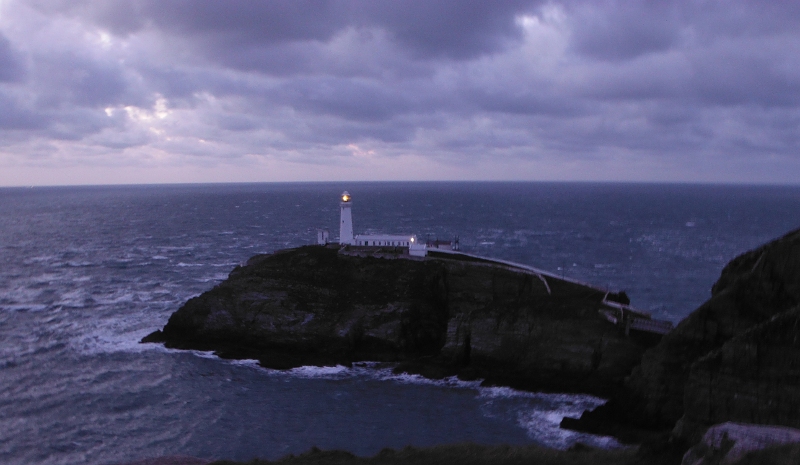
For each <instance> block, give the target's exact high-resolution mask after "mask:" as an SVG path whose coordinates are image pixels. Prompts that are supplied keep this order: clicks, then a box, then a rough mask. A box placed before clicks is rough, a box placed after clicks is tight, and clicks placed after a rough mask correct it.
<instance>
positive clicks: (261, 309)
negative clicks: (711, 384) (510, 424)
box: [145, 246, 646, 395]
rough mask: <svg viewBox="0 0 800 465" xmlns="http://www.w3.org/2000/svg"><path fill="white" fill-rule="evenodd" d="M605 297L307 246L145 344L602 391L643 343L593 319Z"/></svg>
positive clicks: (460, 266)
mask: <svg viewBox="0 0 800 465" xmlns="http://www.w3.org/2000/svg"><path fill="white" fill-rule="evenodd" d="M604 295H605V293H604V292H602V291H599V290H597V289H593V288H591V287H587V286H582V285H580V284H576V283H572V282H568V281H564V280H560V279H556V278H553V277H544V276H538V275H536V274H532V273H529V272H523V271H521V270H516V269H511V268H509V267H507V266H498V265H497V264H491V263H485V262H484V263H482V262H479V261H459V260H452V259H446V258H425V259H415V258H410V257H408V256H401V255H395V254H392V253H375V251H372V252H370V253H368V254H367V253H362V254H361V256H359V253H358V251H357V250H355V251H353V250H351V252H349V253H341V252H340V251H338V250H337V249H336V248H331V247H321V246H308V247H301V248H298V249H292V250H288V251H283V252H279V253H275V254H271V255H261V256H257V257H254V258H252V259H251V260H250V261H249V262H248V263H247V265H246V266H243V267H237V268H236V269H234V270H233V271H232V272H231V274H230V276H229V278H228V279H227V280H226V281H224V282H223V283H221V284H220V285H218V286H217V287H215V288H214V289H212V290H210V291H208V292H206V293H204V294H202V295H201V296H199V297H195V298H193V299H191V300H189V301H188V302H187V303H186V304H185V305H184V306H183V307H181V308H180V309H179V310H178V311H177V312H175V313H174V314H173V315H172V317H170V319H169V322H168V323H167V325H166V326H165V327H164V330H163V331H160V332H156V333H154V334H152V335H150V336H148V337H147V338H145V341H149V342H154V341H163V342H165V343H166V345H167V346H169V347H177V348H185V349H189V348H191V349H202V350H215V351H217V353H219V354H220V355H221V356H223V357H232V358H255V359H258V360H259V361H260V362H261V364H262V365H264V366H266V367H273V368H290V367H295V366H300V365H306V364H337V363H343V364H346V363H350V362H353V361H358V360H377V361H392V362H401V363H402V364H403V365H401V366H402V367H404V368H405V369H408V370H417V371H419V372H422V373H424V374H428V375H449V374H460V375H461V376H466V377H480V378H486V379H487V381H488V382H490V383H498V384H506V385H513V386H516V387H522V388H528V389H544V390H558V391H569V392H589V393H595V394H600V395H604V394H605V395H607V394H610V393H611V392H613V391H614V390H615V389H617V388H618V387H619V386H620V384H621V382H622V380H623V379H624V377H625V376H626V375H627V374H628V373H629V372H630V370H631V368H632V367H633V366H635V365H636V364H637V363H638V362H639V360H640V357H641V354H642V353H643V352H644V350H645V348H646V347H645V346H646V343H645V342H642V340H638V339H636V338H631V337H627V336H625V335H624V334H622V333H621V332H620V331H619V329H618V328H617V327H616V326H614V325H613V324H611V323H609V322H608V321H607V320H605V319H604V318H603V317H601V316H600V314H599V313H598V310H599V309H600V308H601V307H602V304H601V301H602V299H603V297H604ZM617 298H618V300H622V301H623V303H627V301H626V300H627V298H626V297H624V296H617Z"/></svg>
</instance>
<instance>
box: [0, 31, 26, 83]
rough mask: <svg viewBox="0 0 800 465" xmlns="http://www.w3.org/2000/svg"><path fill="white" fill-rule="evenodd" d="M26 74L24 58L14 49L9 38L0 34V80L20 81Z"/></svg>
mask: <svg viewBox="0 0 800 465" xmlns="http://www.w3.org/2000/svg"><path fill="white" fill-rule="evenodd" d="M24 75H25V67H24V65H23V63H22V58H21V57H20V55H19V53H18V52H16V51H15V50H14V49H13V47H12V46H11V42H10V41H9V40H8V38H6V36H4V35H3V34H0V82H19V81H22V80H23V77H24Z"/></svg>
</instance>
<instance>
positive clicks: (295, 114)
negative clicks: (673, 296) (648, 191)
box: [0, 0, 800, 186]
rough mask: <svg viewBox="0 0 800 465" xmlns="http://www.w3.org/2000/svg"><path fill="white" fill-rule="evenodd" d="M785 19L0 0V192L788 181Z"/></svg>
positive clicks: (516, 1)
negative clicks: (229, 185) (101, 187)
mask: <svg viewBox="0 0 800 465" xmlns="http://www.w3.org/2000/svg"><path fill="white" fill-rule="evenodd" d="M799 148H800V4H798V3H796V2H790V1H786V2H783V1H780V2H765V1H753V2H746V1H735V0H730V1H727V0H726V1H723V0H718V1H713V0H707V1H677V0H676V1H658V0H650V1H642V2H635V1H598V0H591V1H580V0H575V1H525V0H492V1H483V0H481V1H474V0H402V1H399V0H398V1H381V0H331V1H327V0H313V1H306V0H286V1H243V0H224V1H223V0H219V1H208V0H102V1H100V0H98V1H91V0H25V1H18V0H0V186H18V185H75V184H120V183H123V184H139V183H182V182H263V181H266V182H273V181H378V180H530V181H626V182H627V181H633V182H702V183H770V184H800V151H799V150H798V149H799Z"/></svg>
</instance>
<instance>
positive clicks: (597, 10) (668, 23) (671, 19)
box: [567, 1, 681, 60]
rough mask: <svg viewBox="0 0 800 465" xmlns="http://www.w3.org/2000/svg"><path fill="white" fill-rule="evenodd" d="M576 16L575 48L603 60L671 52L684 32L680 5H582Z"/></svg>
mask: <svg viewBox="0 0 800 465" xmlns="http://www.w3.org/2000/svg"><path fill="white" fill-rule="evenodd" d="M567 5H568V6H569V3H568V4H567ZM573 12H574V22H573V28H572V34H573V36H572V47H573V48H574V50H575V51H576V52H577V53H579V54H581V55H584V56H587V57H591V58H595V59H600V60H622V59H631V58H635V57H638V56H640V55H643V54H646V53H653V52H661V51H664V50H667V49H669V48H671V47H672V46H674V45H675V44H676V42H677V41H678V39H679V35H680V32H681V30H680V13H679V5H678V2H673V1H653V2H621V1H611V2H590V3H580V4H577V5H576V6H575V7H574V10H573Z"/></svg>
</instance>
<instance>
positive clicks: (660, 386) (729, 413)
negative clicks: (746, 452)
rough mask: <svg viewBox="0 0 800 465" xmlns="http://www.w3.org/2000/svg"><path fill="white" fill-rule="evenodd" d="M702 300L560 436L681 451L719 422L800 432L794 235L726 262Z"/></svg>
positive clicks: (798, 251)
mask: <svg viewBox="0 0 800 465" xmlns="http://www.w3.org/2000/svg"><path fill="white" fill-rule="evenodd" d="M711 294H712V295H711V298H710V299H709V300H708V301H706V302H705V303H704V304H703V305H701V306H700V307H699V308H698V309H697V310H695V311H694V312H692V313H691V314H690V315H689V316H688V317H687V318H686V319H684V320H683V321H682V322H681V323H680V324H678V326H677V327H676V328H675V329H674V330H673V331H672V332H670V333H669V334H667V335H666V336H665V337H664V338H663V339H662V340H661V342H660V343H659V344H658V345H656V346H655V347H653V348H651V349H649V350H648V351H647V352H645V354H644V356H643V357H642V362H641V364H640V365H639V366H638V367H636V368H635V369H634V370H633V371H632V373H631V375H630V377H629V378H628V379H627V380H626V382H625V386H624V388H623V389H621V390H620V391H619V392H618V393H617V395H615V396H613V397H612V398H611V400H610V401H609V402H608V403H606V404H605V405H603V406H601V407H599V408H597V409H595V410H594V411H592V412H585V413H584V415H583V416H582V417H581V418H580V419H579V420H573V419H565V421H564V422H563V423H562V426H566V427H570V428H575V429H580V430H585V431H593V432H598V433H600V432H602V433H610V434H615V435H617V436H623V437H625V436H628V438H629V439H631V440H636V437H637V435H636V432H637V429H638V428H644V429H650V430H673V434H674V438H675V439H678V440H684V441H687V442H688V443H694V442H696V441H697V440H699V438H700V437H701V436H702V435H703V433H704V432H705V431H706V430H707V429H708V428H709V427H710V426H711V425H714V424H718V423H723V422H729V421H733V422H744V423H750V424H759V425H779V426H789V427H794V428H797V427H800V230H796V231H793V232H791V233H789V234H787V235H785V236H783V237H781V238H779V239H776V240H774V241H772V242H769V243H767V244H765V245H763V246H761V247H758V248H756V249H754V250H752V251H749V252H746V253H744V254H742V255H740V256H739V257H737V258H735V259H734V260H732V261H731V262H730V263H728V265H727V266H725V268H724V269H723V270H722V274H721V276H720V278H719V280H718V281H717V282H716V283H715V284H714V286H713V288H712V291H711Z"/></svg>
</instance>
